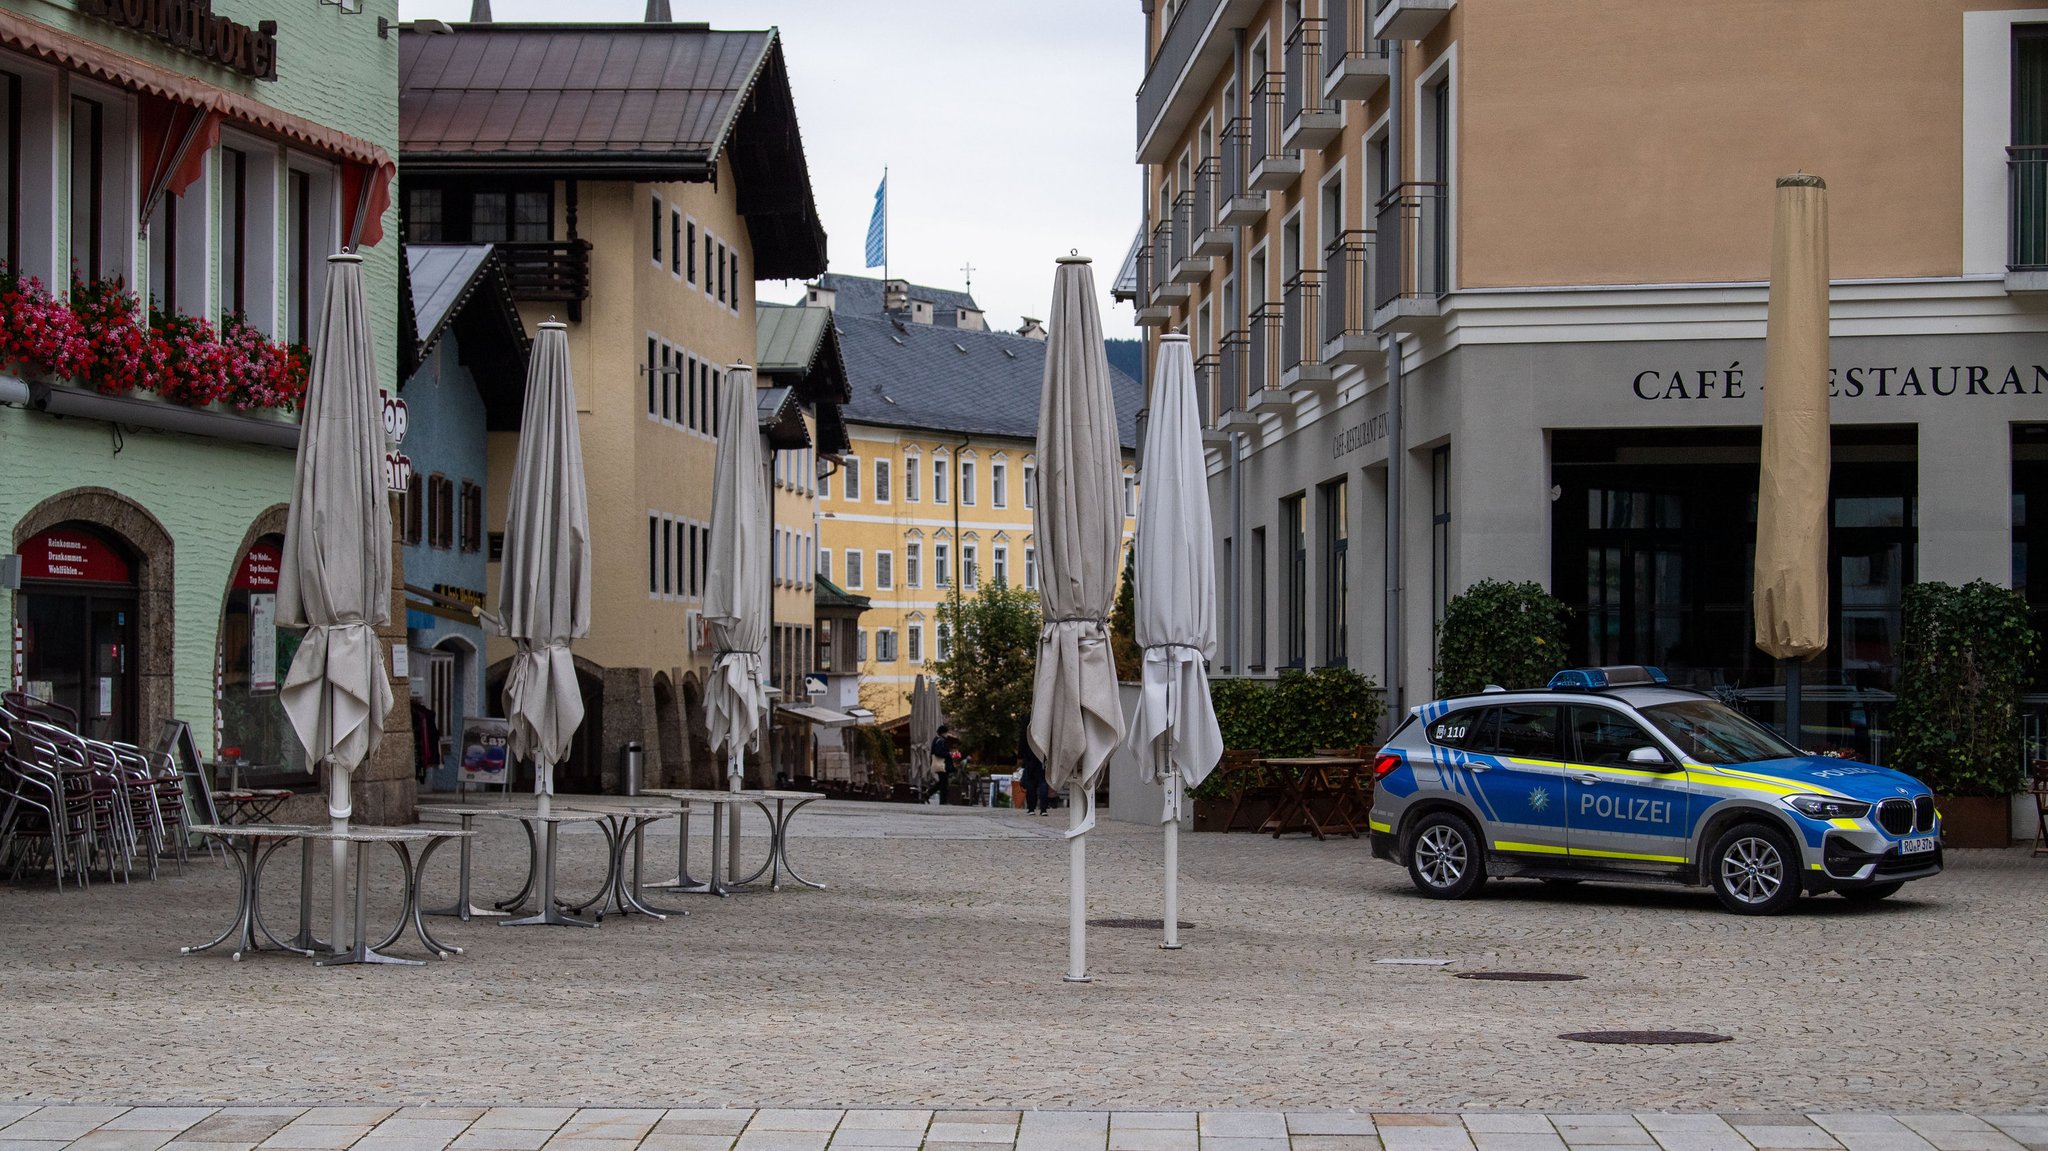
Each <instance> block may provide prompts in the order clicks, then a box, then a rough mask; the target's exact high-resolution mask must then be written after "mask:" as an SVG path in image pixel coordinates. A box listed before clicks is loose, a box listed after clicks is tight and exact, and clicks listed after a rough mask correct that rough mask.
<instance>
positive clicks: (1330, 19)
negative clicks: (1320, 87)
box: [1323, 0, 1387, 100]
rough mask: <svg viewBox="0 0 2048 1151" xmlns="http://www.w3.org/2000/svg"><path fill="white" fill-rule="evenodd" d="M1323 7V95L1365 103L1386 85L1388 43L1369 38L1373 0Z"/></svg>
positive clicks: (1334, 1)
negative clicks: (1364, 101)
mask: <svg viewBox="0 0 2048 1151" xmlns="http://www.w3.org/2000/svg"><path fill="white" fill-rule="evenodd" d="M1324 7H1325V16H1324V28H1323V70H1324V73H1325V76H1326V84H1325V87H1324V91H1325V92H1326V93H1327V94H1329V95H1331V96H1333V97H1336V98H1337V99H1341V100H1364V99H1367V98H1369V97H1371V96H1372V94H1373V93H1374V92H1377V91H1378V90H1379V89H1380V87H1381V86H1382V85H1384V84H1385V83H1386V82H1387V42H1386V41H1385V40H1375V39H1373V38H1372V18H1373V8H1374V5H1373V0H1327V2H1326V4H1325V6H1324Z"/></svg>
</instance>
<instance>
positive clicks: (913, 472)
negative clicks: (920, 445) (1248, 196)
mask: <svg viewBox="0 0 2048 1151" xmlns="http://www.w3.org/2000/svg"><path fill="white" fill-rule="evenodd" d="M920 462H921V461H919V460H918V458H917V453H915V452H905V453H903V498H904V500H905V501H906V502H908V503H913V504H914V503H916V502H917V465H918V464H919V463H920Z"/></svg>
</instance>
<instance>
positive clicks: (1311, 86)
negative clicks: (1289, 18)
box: [1282, 16, 1329, 124]
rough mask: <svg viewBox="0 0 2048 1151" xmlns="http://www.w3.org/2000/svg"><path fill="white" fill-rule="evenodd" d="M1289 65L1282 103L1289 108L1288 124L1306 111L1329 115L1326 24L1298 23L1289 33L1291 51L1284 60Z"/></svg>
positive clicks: (1309, 19)
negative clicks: (1325, 76)
mask: <svg viewBox="0 0 2048 1151" xmlns="http://www.w3.org/2000/svg"><path fill="white" fill-rule="evenodd" d="M1284 59H1285V60H1286V63H1287V73H1286V75H1287V78H1286V80H1285V81H1284V83H1285V86H1286V91H1285V93H1284V94H1283V97H1282V103H1283V105H1284V106H1285V108H1286V117H1287V122H1288V123H1290V124H1291V123H1293V122H1294V121H1295V120H1296V119H1297V118H1299V117H1300V116H1301V114H1302V113H1303V112H1325V111H1328V110H1329V104H1328V102H1326V101H1325V100H1324V99H1323V85H1322V78H1323V22H1322V20H1320V19H1318V18H1316V17H1313V16H1305V17H1303V18H1302V19H1300V20H1298V21H1296V22H1295V25H1294V30H1293V31H1292V32H1289V33H1288V34H1287V49H1286V56H1285V57H1284Z"/></svg>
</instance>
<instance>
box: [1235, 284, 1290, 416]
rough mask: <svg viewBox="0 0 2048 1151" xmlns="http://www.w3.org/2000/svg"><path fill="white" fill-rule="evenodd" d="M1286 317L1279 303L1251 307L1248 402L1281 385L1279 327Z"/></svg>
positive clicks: (1246, 397)
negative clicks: (1282, 313) (1283, 315)
mask: <svg viewBox="0 0 2048 1151" xmlns="http://www.w3.org/2000/svg"><path fill="white" fill-rule="evenodd" d="M1284 324H1285V321H1284V319H1283V317H1282V315H1281V309H1280V305H1279V304H1264V305H1261V306H1260V307H1258V308H1255V309H1253V310H1252V315H1251V329H1250V331H1249V332H1248V333H1247V335H1248V337H1249V341H1250V344H1251V354H1250V356H1249V357H1248V363H1249V367H1250V371H1249V372H1248V373H1247V375H1246V378H1245V400H1246V402H1247V403H1250V402H1251V401H1252V400H1255V399H1256V398H1258V396H1259V394H1260V393H1261V392H1265V391H1269V390H1270V391H1275V392H1277V391H1278V389H1279V385H1280V379H1279V371H1280V330H1281V328H1282V327H1283V326H1284Z"/></svg>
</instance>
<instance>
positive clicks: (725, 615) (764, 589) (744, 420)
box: [704, 364, 769, 871]
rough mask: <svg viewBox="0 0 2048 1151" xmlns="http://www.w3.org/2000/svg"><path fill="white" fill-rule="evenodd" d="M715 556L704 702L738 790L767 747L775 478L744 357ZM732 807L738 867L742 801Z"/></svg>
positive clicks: (734, 376)
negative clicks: (749, 752) (750, 751)
mask: <svg viewBox="0 0 2048 1151" xmlns="http://www.w3.org/2000/svg"><path fill="white" fill-rule="evenodd" d="M710 555H711V560H710V568H711V571H710V576H709V578H708V579H707V580H706V584H707V585H708V586H706V587H705V589H704V619H705V621H706V622H707V623H708V624H709V625H710V629H711V643H712V649H713V650H714V651H715V652H717V655H716V656H715V657H714V658H713V659H712V662H711V679H710V682H709V683H707V684H706V685H705V688H704V707H705V711H706V712H707V717H708V719H709V721H710V727H711V746H712V747H713V748H717V747H718V746H719V745H721V744H723V745H724V746H725V754H726V768H725V772H726V783H727V785H728V786H729V787H730V788H731V789H732V790H733V791H738V790H739V789H740V777H741V776H742V775H743V774H745V772H746V749H747V748H748V747H759V746H760V744H761V715H762V713H763V712H764V711H766V710H767V708H768V694H767V689H766V688H765V687H764V686H763V684H762V682H761V666H762V662H763V657H762V653H763V652H764V651H766V650H767V647H768V613H769V602H768V579H769V571H768V562H769V561H768V484H767V480H766V478H765V477H764V476H763V475H762V471H761V429H760V424H759V417H758V416H756V415H755V397H754V369H752V368H750V367H748V366H747V365H745V364H734V365H732V366H731V367H730V368H729V369H727V372H726V377H725V411H723V412H721V413H720V414H719V425H718V463H717V467H716V470H715V471H713V473H712V477H711V553H710ZM730 810H731V822H730V824H729V826H730V827H731V829H732V842H731V848H730V850H731V851H732V859H733V861H734V865H735V871H736V870H737V864H738V860H739V808H738V807H737V806H734V807H733V808H731V809H730Z"/></svg>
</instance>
